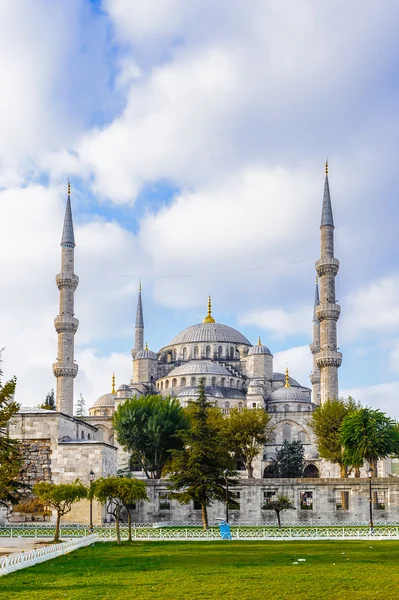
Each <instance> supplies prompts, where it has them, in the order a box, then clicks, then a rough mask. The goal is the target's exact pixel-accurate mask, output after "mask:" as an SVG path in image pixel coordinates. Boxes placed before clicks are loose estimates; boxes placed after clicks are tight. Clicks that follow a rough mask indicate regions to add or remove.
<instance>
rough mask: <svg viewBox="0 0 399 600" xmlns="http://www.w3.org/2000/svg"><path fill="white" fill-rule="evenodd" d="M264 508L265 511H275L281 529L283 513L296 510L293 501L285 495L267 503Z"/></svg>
mask: <svg viewBox="0 0 399 600" xmlns="http://www.w3.org/2000/svg"><path fill="white" fill-rule="evenodd" d="M262 508H263V509H265V510H274V511H275V513H276V515H277V523H278V526H279V527H281V519H280V513H281V511H283V510H296V507H295V506H294V504H293V503H292V502H291V500H290V499H289V498H288V497H287V496H283V495H281V496H277V498H276V499H275V500H271V501H270V502H266V504H264V505H263V506H262Z"/></svg>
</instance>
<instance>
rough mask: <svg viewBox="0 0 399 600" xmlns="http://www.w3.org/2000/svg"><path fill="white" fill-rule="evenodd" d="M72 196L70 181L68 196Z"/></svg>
mask: <svg viewBox="0 0 399 600" xmlns="http://www.w3.org/2000/svg"><path fill="white" fill-rule="evenodd" d="M70 195H71V182H70V181H69V179H68V196H70Z"/></svg>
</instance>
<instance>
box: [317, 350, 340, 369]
mask: <svg viewBox="0 0 399 600" xmlns="http://www.w3.org/2000/svg"><path fill="white" fill-rule="evenodd" d="M316 364H317V366H318V367H319V369H322V368H323V367H340V366H341V364H342V353H341V352H337V351H336V350H322V351H321V352H320V353H319V354H318V356H316Z"/></svg>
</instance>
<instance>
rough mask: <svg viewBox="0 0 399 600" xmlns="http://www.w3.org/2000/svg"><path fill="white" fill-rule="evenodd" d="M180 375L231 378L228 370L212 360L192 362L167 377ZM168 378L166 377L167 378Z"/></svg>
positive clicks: (177, 368)
mask: <svg viewBox="0 0 399 600" xmlns="http://www.w3.org/2000/svg"><path fill="white" fill-rule="evenodd" d="M180 375H224V376H226V377H231V376H232V375H231V373H230V371H229V370H228V369H226V368H225V367H223V366H222V365H220V364H219V363H216V362H212V361H210V360H190V361H189V362H187V363H184V365H181V366H180V367H176V368H175V369H173V371H170V373H168V375H167V377H169V378H170V377H176V376H180ZM165 377H166V376H165Z"/></svg>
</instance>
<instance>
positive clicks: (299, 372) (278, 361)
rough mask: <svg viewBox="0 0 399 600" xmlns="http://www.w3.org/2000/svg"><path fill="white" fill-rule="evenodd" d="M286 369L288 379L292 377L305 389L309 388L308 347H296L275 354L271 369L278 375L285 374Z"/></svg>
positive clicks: (309, 359) (309, 358)
mask: <svg viewBox="0 0 399 600" xmlns="http://www.w3.org/2000/svg"><path fill="white" fill-rule="evenodd" d="M287 367H288V369H289V374H290V377H293V378H294V379H296V380H297V381H299V383H300V384H301V385H303V386H305V387H311V386H310V381H309V374H310V372H311V368H312V356H311V354H310V350H309V346H297V347H296V348H289V349H288V350H282V351H281V352H276V354H275V355H274V360H273V369H274V371H278V372H280V373H285V369H286V368H287Z"/></svg>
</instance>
